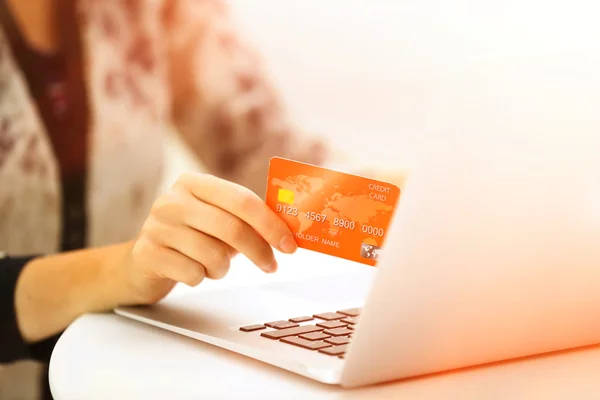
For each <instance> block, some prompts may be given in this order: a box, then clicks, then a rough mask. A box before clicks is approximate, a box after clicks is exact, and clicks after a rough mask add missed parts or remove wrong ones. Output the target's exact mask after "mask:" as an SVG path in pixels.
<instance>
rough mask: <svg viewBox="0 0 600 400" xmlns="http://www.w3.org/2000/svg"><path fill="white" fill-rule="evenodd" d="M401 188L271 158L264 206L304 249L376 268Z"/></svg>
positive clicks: (313, 166)
mask: <svg viewBox="0 0 600 400" xmlns="http://www.w3.org/2000/svg"><path fill="white" fill-rule="evenodd" d="M399 197H400V189H399V188H398V187H397V186H395V185H392V184H390V183H387V182H382V181H378V180H375V179H369V178H364V177H361V176H357V175H352V174H347V173H344V172H340V171H334V170H331V169H327V168H323V167H318V166H315V165H310V164H304V163H300V162H297V161H292V160H287V159H284V158H279V157H274V158H272V159H271V162H270V165H269V178H268V182H267V195H266V202H267V205H268V206H269V207H270V208H271V209H272V210H273V211H275V212H276V213H277V214H278V215H279V216H280V217H281V218H282V219H283V220H284V221H285V222H286V223H287V225H288V226H289V227H290V229H291V230H292V232H293V233H294V237H295V238H296V243H298V246H299V247H301V248H303V249H308V250H313V251H317V252H320V253H324V254H329V255H332V256H335V257H340V258H344V259H347V260H351V261H356V262H359V263H363V264H367V265H371V266H375V265H376V264H377V259H378V257H379V256H380V254H381V251H382V247H383V243H384V240H385V236H386V234H387V230H388V227H389V225H390V222H391V220H392V217H393V215H394V211H395V208H396V205H397V203H398V199H399Z"/></svg>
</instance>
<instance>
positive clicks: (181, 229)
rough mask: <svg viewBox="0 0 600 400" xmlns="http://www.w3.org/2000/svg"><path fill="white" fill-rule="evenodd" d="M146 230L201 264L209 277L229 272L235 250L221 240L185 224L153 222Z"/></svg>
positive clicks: (155, 238) (164, 243)
mask: <svg viewBox="0 0 600 400" xmlns="http://www.w3.org/2000/svg"><path fill="white" fill-rule="evenodd" d="M148 232H149V233H148V235H149V236H151V238H152V239H153V240H154V241H156V242H157V243H159V244H161V245H163V246H165V247H168V248H171V249H173V250H176V251H178V252H180V253H181V254H183V255H185V256H187V257H188V258H190V259H192V260H194V261H196V262H198V263H199V264H201V265H203V266H204V268H205V269H206V277H207V278H209V279H221V278H223V277H224V276H225V275H227V272H229V266H230V261H231V257H232V256H233V255H234V254H235V250H234V249H233V248H231V246H229V245H227V244H226V243H224V242H223V241H221V240H217V239H215V238H214V237H212V236H209V235H207V234H205V233H202V232H199V231H198V230H196V229H193V228H190V227H188V226H185V225H177V226H172V225H166V224H161V223H153V224H151V225H150V226H149V229H148Z"/></svg>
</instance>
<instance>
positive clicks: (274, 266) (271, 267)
mask: <svg viewBox="0 0 600 400" xmlns="http://www.w3.org/2000/svg"><path fill="white" fill-rule="evenodd" d="M264 271H265V272H266V273H268V274H272V273H273V272H275V271H277V260H274V261H273V263H272V264H271V265H269V266H268V267H267V268H265V269H264Z"/></svg>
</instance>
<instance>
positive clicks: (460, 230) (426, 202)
mask: <svg viewBox="0 0 600 400" xmlns="http://www.w3.org/2000/svg"><path fill="white" fill-rule="evenodd" d="M566 142H567V140H565V145H560V146H550V145H548V146H545V147H544V145H543V144H540V141H538V140H531V141H530V143H529V144H527V143H524V141H523V140H521V141H520V142H519V144H518V145H516V144H515V142H501V141H496V142H493V141H492V142H490V143H488V144H485V143H484V141H481V142H480V143H479V144H477V143H475V142H473V141H470V142H469V143H466V142H465V143H458V142H456V143H454V146H450V145H449V144H448V143H444V144H440V145H438V146H434V145H432V146H429V149H430V150H429V151H428V152H427V154H424V155H423V157H421V158H420V159H421V164H420V165H417V166H415V169H414V170H413V173H412V174H411V176H410V177H409V179H408V180H407V182H406V186H405V188H404V190H403V193H402V196H401V199H400V202H399V206H398V208H397V211H396V214H395V216H394V219H393V221H392V223H391V228H390V231H389V233H388V238H387V240H386V243H385V245H384V248H383V250H384V251H383V253H382V254H381V256H380V258H379V261H378V264H377V267H369V266H364V267H362V268H358V269H357V268H349V272H348V273H347V274H339V275H332V276H328V277H319V278H313V279H308V280H303V281H294V282H285V283H270V284H265V285H261V286H249V287H242V288H232V289H224V290H213V291H207V292H204V293H198V294H192V295H188V296H183V297H179V298H167V299H165V300H164V301H162V302H160V303H159V304H157V305H154V306H151V307H125V308H119V309H117V310H116V313H117V314H120V315H122V316H124V317H128V318H132V319H135V320H137V321H141V322H143V323H146V324H150V325H154V326H157V327H160V328H163V329H167V330H169V331H173V332H176V333H178V334H181V335H185V336H188V337H192V338H195V339H197V340H200V341H203V342H206V343H210V344H213V345H215V346H219V347H222V348H225V349H229V350H231V351H233V352H236V353H239V354H243V355H245V356H248V357H251V358H254V359H257V360H261V361H263V362H265V363H267V364H271V365H274V366H277V367H280V368H283V369H285V370H288V371H291V372H294V373H296V374H300V375H303V376H305V377H307V378H310V379H313V380H316V381H319V382H323V383H327V384H335V385H342V386H343V387H358V386H363V385H369V384H375V383H378V382H385V381H390V380H397V379H403V378H409V377H415V376H421V375H425V374H432V373H436V372H441V371H450V370H455V369H460V368H464V367H469V366H475V365H481V364H486V363H491V362H495V361H500V360H509V359H515V358H520V357H525V356H531V355H536V354H542V353H548V352H553V351H558V350H563V349H569V348H574V347H579V346H586V345H592V344H596V343H600V318H598V317H597V316H598V310H600V290H599V289H598V288H600V268H599V266H600V244H599V243H600V161H597V159H598V157H597V152H596V151H593V149H598V148H599V147H598V146H597V145H595V146H591V145H589V143H588V144H586V143H584V142H583V141H582V140H579V141H578V142H577V143H572V142H570V143H571V145H567V144H566ZM557 143H558V142H556V141H554V144H557ZM329 261H330V260H329V259H328V256H325V255H324V256H323V258H322V263H323V268H327V264H328V262H329ZM348 262H349V263H351V262H350V261H348ZM349 265H350V264H349ZM353 266H354V265H353ZM350 270H352V271H353V272H350Z"/></svg>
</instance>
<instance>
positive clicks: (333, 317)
mask: <svg viewBox="0 0 600 400" xmlns="http://www.w3.org/2000/svg"><path fill="white" fill-rule="evenodd" d="M314 317H315V318H319V319H324V320H325V321H334V320H336V319H342V318H345V317H346V316H345V315H344V314H338V313H334V312H327V313H322V314H315V315H314Z"/></svg>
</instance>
